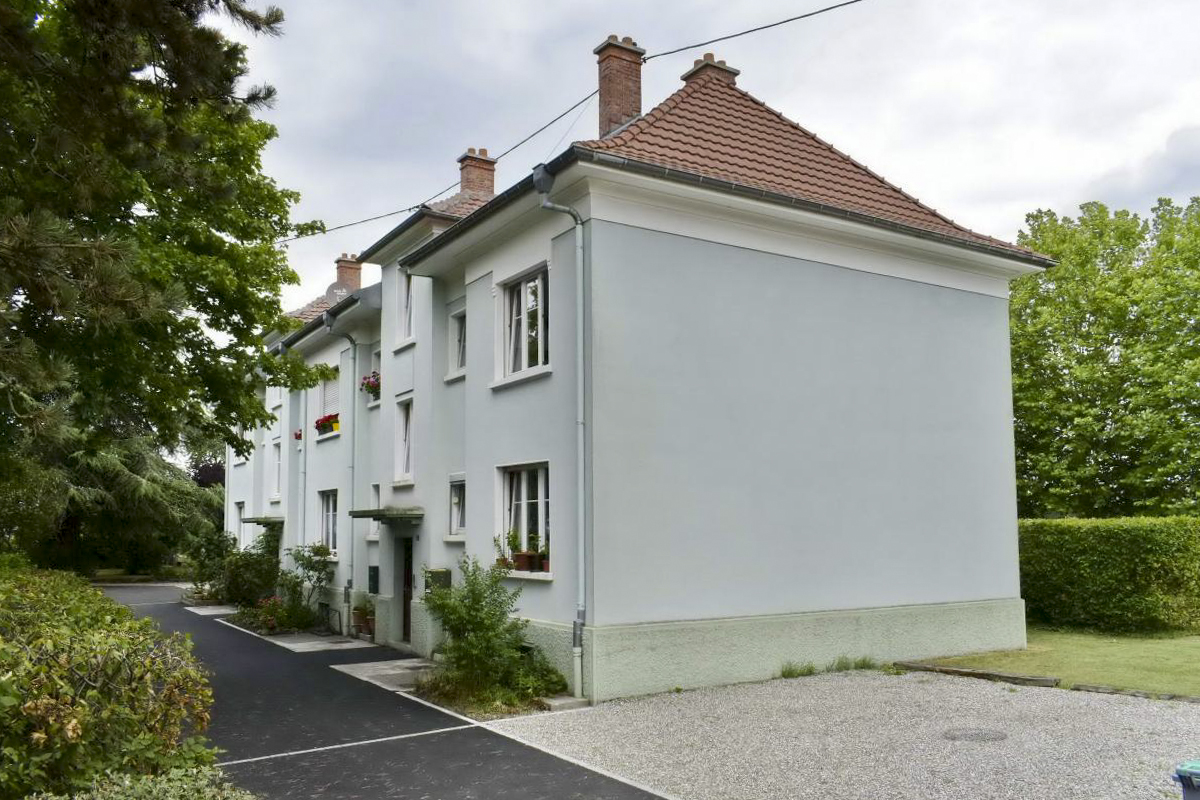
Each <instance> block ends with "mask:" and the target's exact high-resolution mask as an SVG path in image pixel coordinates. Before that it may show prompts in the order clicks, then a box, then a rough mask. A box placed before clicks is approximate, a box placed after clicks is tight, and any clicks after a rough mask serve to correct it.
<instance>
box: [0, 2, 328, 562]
mask: <svg viewBox="0 0 1200 800" xmlns="http://www.w3.org/2000/svg"><path fill="white" fill-rule="evenodd" d="M218 13H219V14H224V15H226V16H227V17H229V18H231V19H232V20H234V21H235V22H236V23H239V24H241V25H244V26H247V27H249V28H250V29H252V30H254V31H257V32H259V33H261V34H264V35H274V34H277V33H278V32H279V25H280V23H281V21H282V13H281V12H280V11H279V10H278V9H275V8H268V9H266V10H265V11H262V12H258V11H254V10H252V9H250V8H248V7H247V6H246V5H245V4H244V3H243V2H241V0H8V2H5V3H0V109H3V114H2V115H0V495H3V494H8V495H12V494H14V493H19V490H20V488H19V483H17V482H18V481H19V480H20V477H21V475H20V473H22V472H23V473H25V474H28V475H34V476H36V477H37V478H38V479H39V480H40V481H42V483H43V484H45V485H48V486H54V487H56V489H55V491H53V492H51V493H50V496H51V497H53V498H55V499H56V500H57V503H56V505H55V507H54V508H53V509H51V511H52V512H53V513H51V514H50V516H51V517H52V518H53V519H54V520H55V521H56V530H57V535H58V538H59V539H62V540H64V541H67V540H70V539H71V538H72V536H74V535H75V533H74V531H77V530H78V529H79V528H80V526H81V525H83V524H85V523H86V522H87V521H88V520H94V519H97V518H98V515H104V514H112V513H113V512H116V511H118V510H119V509H120V510H121V511H120V513H126V512H125V509H137V508H152V507H154V506H155V504H157V505H158V506H159V507H162V506H163V505H164V504H167V503H169V501H170V499H169V498H168V497H167V495H166V494H164V492H163V491H162V490H161V486H162V482H161V481H156V480H154V474H155V473H157V474H158V475H159V476H161V474H162V469H161V466H162V465H161V464H157V465H156V464H155V463H154V461H153V459H149V458H142V457H140V456H136V455H135V453H137V452H140V451H139V447H140V446H141V445H140V444H139V445H133V444H128V442H130V441H131V440H136V441H137V442H139V443H149V444H150V445H152V446H153V447H156V448H160V449H162V448H166V449H173V448H175V447H177V446H179V445H180V443H181V441H182V440H183V439H184V437H188V436H192V437H201V438H205V437H207V438H212V437H218V438H220V439H224V440H225V441H226V442H228V443H230V444H232V445H234V446H235V447H238V448H239V449H243V450H244V449H245V448H246V447H247V445H246V443H245V442H243V441H241V439H240V438H238V437H237V436H235V433H234V431H235V427H236V426H237V425H242V426H245V427H251V426H255V425H259V424H262V423H263V422H265V421H266V420H267V418H268V413H267V412H266V411H265V410H264V408H263V405H262V403H261V402H260V401H259V399H258V393H259V392H260V391H261V390H262V389H263V387H264V386H265V385H266V384H267V383H268V382H270V383H273V384H278V385H290V386H305V385H311V383H312V382H313V381H314V380H315V378H314V376H313V375H312V374H311V373H310V371H309V370H307V369H306V368H305V367H304V366H303V365H302V364H301V363H300V362H299V361H298V360H297V359H292V358H282V359H281V358H277V357H274V356H272V355H270V354H269V353H267V352H266V351H265V350H264V348H263V346H262V344H261V336H262V334H263V333H264V332H265V331H268V330H272V329H287V328H288V327H289V322H290V320H288V319H287V318H286V317H284V316H283V315H282V309H281V308H280V305H279V295H280V288H281V287H282V286H283V285H284V284H285V283H289V282H293V281H295V280H296V276H295V274H294V273H293V272H292V270H291V269H289V267H288V265H287V261H286V257H285V253H284V252H283V250H282V249H281V248H280V247H278V246H277V245H276V244H275V242H276V241H278V240H279V239H281V238H283V237H286V236H289V235H292V234H295V233H297V232H304V231H307V230H311V229H313V226H312V225H296V224H293V223H292V222H290V221H289V211H290V208H291V206H292V205H293V204H294V203H295V202H296V200H297V195H296V194H295V193H294V192H290V191H287V190H285V189H282V188H280V187H279V186H277V185H276V184H275V182H274V181H273V180H272V179H271V178H269V177H268V176H266V175H265V174H263V172H262V168H261V160H260V154H261V152H262V149H263V147H264V146H265V145H266V144H267V142H269V141H270V140H271V139H272V138H273V137H274V136H275V130H274V128H273V127H272V126H270V125H268V124H266V123H264V122H261V121H258V120H256V119H255V118H254V117H253V115H252V112H253V111H254V109H255V108H256V107H258V106H260V105H262V104H263V103H265V102H268V101H269V100H270V98H271V97H272V94H273V92H272V90H270V89H269V88H249V89H247V88H245V87H243V86H241V84H242V82H243V79H244V77H245V75H246V69H247V67H246V59H245V53H244V48H243V47H242V46H241V45H239V44H236V43H233V42H231V41H229V40H227V39H225V38H224V37H223V36H222V35H221V34H220V33H219V32H218V31H217V30H216V29H214V28H212V27H209V26H207V25H206V24H205V23H206V21H207V20H206V15H211V14H218ZM122 443H125V444H122ZM22 462H32V464H30V463H24V464H23V463H22ZM99 465H104V468H103V469H98V466H99ZM98 478H99V480H97V479H98ZM6 485H7V489H6V488H5V486H6ZM38 513H40V514H43V515H45V514H46V513H47V512H46V509H40V510H39V511H38ZM37 516H38V514H36V513H31V514H29V515H28V517H29V518H30V519H32V518H35V517H37ZM11 532H12V531H11V529H10V530H9V531H8V533H11ZM0 533H4V532H2V531H0Z"/></svg>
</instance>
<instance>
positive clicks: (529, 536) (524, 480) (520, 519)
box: [503, 464, 550, 549]
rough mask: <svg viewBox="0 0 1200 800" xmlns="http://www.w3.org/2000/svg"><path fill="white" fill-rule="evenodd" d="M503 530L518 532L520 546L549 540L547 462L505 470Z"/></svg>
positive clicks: (548, 475) (539, 546)
mask: <svg viewBox="0 0 1200 800" xmlns="http://www.w3.org/2000/svg"><path fill="white" fill-rule="evenodd" d="M503 477H504V530H505V531H513V530H515V531H516V532H517V536H518V538H519V539H520V542H521V546H522V547H524V548H528V549H532V545H534V544H535V542H534V541H533V540H534V539H536V544H537V547H538V549H541V548H544V547H545V546H546V545H548V544H549V543H550V468H549V467H548V466H547V465H545V464H532V465H528V466H522V467H509V468H507V469H505V470H504V475H503Z"/></svg>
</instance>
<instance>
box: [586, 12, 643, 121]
mask: <svg viewBox="0 0 1200 800" xmlns="http://www.w3.org/2000/svg"><path fill="white" fill-rule="evenodd" d="M592 52H593V53H595V54H596V61H597V63H598V64H599V65H600V136H601V137H603V136H607V135H608V134H609V133H612V132H613V131H614V130H616V129H617V128H619V127H621V126H622V125H624V124H625V123H626V122H629V120H631V119H634V118H635V117H639V116H641V114H642V56H644V55H646V51H645V50H643V49H642V48H640V47H638V46H637V42H635V41H634V40H633V39H631V38H629V37H628V36H626V37H625V38H624V39H620V40H618V39H617V35H616V34H615V33H614V34H612V35H610V36H609V37H608V38H607V39H606V40H604V42H602V43H601V44H600V46H599V47H597V48H596V49H595V50H593V51H592Z"/></svg>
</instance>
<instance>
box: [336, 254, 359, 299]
mask: <svg viewBox="0 0 1200 800" xmlns="http://www.w3.org/2000/svg"><path fill="white" fill-rule="evenodd" d="M334 263H335V264H336V265H337V284H335V285H341V286H344V287H345V288H346V289H348V290H349V291H351V292H357V291H358V290H359V289H361V288H362V263H361V262H360V261H359V260H358V256H357V255H354V254H351V255H346V254H345V253H342V255H341V258H338V259H337V260H336V261H334Z"/></svg>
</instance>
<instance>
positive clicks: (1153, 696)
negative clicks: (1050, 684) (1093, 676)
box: [1070, 683, 1200, 703]
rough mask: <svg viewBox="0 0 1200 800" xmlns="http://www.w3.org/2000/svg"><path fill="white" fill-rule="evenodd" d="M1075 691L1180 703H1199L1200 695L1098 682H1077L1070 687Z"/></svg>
mask: <svg viewBox="0 0 1200 800" xmlns="http://www.w3.org/2000/svg"><path fill="white" fill-rule="evenodd" d="M1070 688H1071V689H1072V690H1073V691H1076V692H1094V693H1096V694H1119V695H1124V696H1125V697H1140V698H1142V699H1143V700H1178V701H1179V702H1181V703H1200V697H1196V696H1195V695H1190V694H1171V693H1170V692H1145V691H1142V690H1141V689H1118V688H1117V687H1115V686H1104V685H1103V684H1098V683H1077V684H1075V685H1074V686H1072V687H1070Z"/></svg>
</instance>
